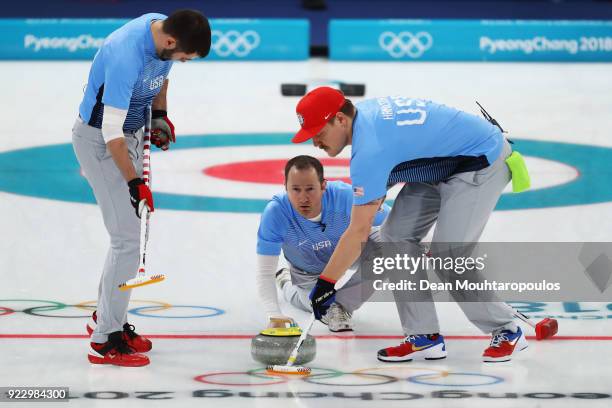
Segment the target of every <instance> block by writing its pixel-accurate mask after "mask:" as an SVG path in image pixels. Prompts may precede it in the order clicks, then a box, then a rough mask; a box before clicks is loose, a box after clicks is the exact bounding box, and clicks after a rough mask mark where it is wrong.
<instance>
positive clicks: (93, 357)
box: [87, 350, 151, 367]
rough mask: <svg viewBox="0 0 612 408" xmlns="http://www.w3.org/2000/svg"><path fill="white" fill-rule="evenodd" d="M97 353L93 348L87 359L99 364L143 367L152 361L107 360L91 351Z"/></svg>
mask: <svg viewBox="0 0 612 408" xmlns="http://www.w3.org/2000/svg"><path fill="white" fill-rule="evenodd" d="M92 352H93V353H96V352H95V350H91V351H90V352H89V353H87V359H88V360H89V362H90V363H91V364H98V365H115V366H119V367H143V366H146V365H149V364H150V363H151V361H149V360H148V359H147V360H144V361H142V362H141V363H124V364H122V363H121V361H120V360H106V359H105V358H104V357H103V356H100V354H98V353H96V354H98V355H93V354H91V353H92Z"/></svg>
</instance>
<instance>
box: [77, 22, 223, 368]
mask: <svg viewBox="0 0 612 408" xmlns="http://www.w3.org/2000/svg"><path fill="white" fill-rule="evenodd" d="M210 41H211V32H210V26H209V24H208V20H207V19H206V17H204V16H203V15H202V14H201V13H200V12H198V11H194V10H180V11H177V12H175V13H172V15H170V16H169V17H166V16H165V15H163V14H157V13H150V14H145V15H143V16H141V17H138V18H136V19H134V20H132V21H130V22H128V23H127V24H125V25H124V26H122V27H120V28H119V29H117V30H115V31H114V32H113V33H111V34H110V35H109V36H108V38H106V39H105V41H104V43H103V45H102V47H101V48H100V49H99V50H98V52H97V53H96V56H95V57H94V60H93V63H92V65H91V69H90V71H89V76H88V78H87V85H86V87H85V95H84V96H83V100H82V102H81V104H80V106H79V115H78V118H77V120H76V122H75V124H74V127H73V129H72V143H73V147H74V151H75V154H76V156H77V159H78V161H79V164H80V166H81V168H82V169H83V173H84V175H85V177H86V178H87V181H88V183H89V185H90V186H91V188H92V190H93V193H94V195H95V197H96V202H97V204H98V206H99V207H100V209H101V212H102V218H103V219H104V226H105V227H106V230H107V232H108V235H109V238H110V248H109V250H108V254H107V257H106V261H105V263H104V268H103V271H102V277H101V279H100V285H99V290H98V302H97V305H96V311H95V312H94V313H93V314H92V318H91V320H90V322H89V323H88V325H87V331H88V333H89V334H90V335H91V342H90V348H89V353H88V359H89V361H90V362H91V363H93V364H112V365H118V366H130V367H137V366H144V365H147V364H149V359H148V357H147V356H146V355H144V354H142V353H144V352H147V351H149V350H150V349H151V347H152V343H151V341H150V340H149V339H146V338H145V337H143V336H140V335H138V334H137V333H136V332H135V330H134V326H132V325H130V324H129V323H128V322H127V308H128V302H129V299H130V294H131V291H119V290H118V285H119V284H121V283H122V282H125V281H127V280H129V279H132V278H134V276H135V275H136V272H137V268H138V261H139V245H140V239H139V238H140V220H139V219H138V218H139V217H140V214H139V213H138V206H139V203H140V202H141V201H142V200H145V202H146V205H147V206H148V207H149V209H150V211H151V212H152V211H154V208H155V206H154V201H153V194H152V192H151V190H150V188H149V186H148V185H147V184H145V182H144V180H143V170H142V163H143V130H142V128H143V126H144V125H145V122H146V120H147V115H148V111H149V107H151V108H152V120H151V143H152V144H154V145H156V146H157V147H159V148H161V149H162V150H167V149H168V148H169V146H170V143H171V142H175V134H174V125H173V124H172V122H171V121H170V119H168V115H167V104H166V90H167V88H168V79H167V77H168V74H169V72H170V68H171V67H172V64H173V61H188V60H191V59H193V58H196V57H198V56H199V57H205V56H206V55H207V54H208V52H209V50H210Z"/></svg>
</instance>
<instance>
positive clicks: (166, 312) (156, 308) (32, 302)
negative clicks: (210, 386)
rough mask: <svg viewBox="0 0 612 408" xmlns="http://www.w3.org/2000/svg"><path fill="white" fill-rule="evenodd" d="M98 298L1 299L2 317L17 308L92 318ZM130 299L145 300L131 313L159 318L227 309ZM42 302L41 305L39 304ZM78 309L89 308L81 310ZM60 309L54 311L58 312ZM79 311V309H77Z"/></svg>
mask: <svg viewBox="0 0 612 408" xmlns="http://www.w3.org/2000/svg"><path fill="white" fill-rule="evenodd" d="M96 303H97V301H95V300H89V301H85V302H80V303H77V304H74V305H68V304H65V303H62V302H56V301H53V300H41V299H0V304H3V305H0V317H4V316H8V315H11V314H13V313H16V312H20V313H25V314H27V315H30V316H39V317H56V318H65V319H66V318H67V319H82V318H89V317H91V314H92V313H93V311H94V310H96ZM131 303H137V304H142V306H137V307H132V308H130V309H129V310H128V313H130V314H132V315H135V316H140V317H150V318H158V319H201V318H205V317H214V316H219V315H222V314H224V313H225V311H224V310H222V309H218V308H216V307H210V306H197V305H172V304H170V303H167V302H161V301H157V300H131V301H130V304H131ZM21 304H25V306H26V307H21V308H19V307H18V305H21ZM37 304H39V305H37ZM9 306H10V307H9ZM189 309H191V310H196V311H195V312H193V311H192V312H191V313H185V312H184V311H187V310H189ZM79 310H83V311H86V312H87V313H84V312H78V311H79ZM58 311H61V312H59V313H53V312H58ZM75 311H77V312H75Z"/></svg>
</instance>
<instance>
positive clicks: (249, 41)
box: [212, 30, 261, 58]
mask: <svg viewBox="0 0 612 408" xmlns="http://www.w3.org/2000/svg"><path fill="white" fill-rule="evenodd" d="M260 42H261V38H260V37H259V34H257V32H255V31H253V30H247V31H245V32H243V33H241V32H240V31H236V30H230V31H228V32H225V33H224V32H222V31H219V30H213V31H212V49H213V50H214V51H215V53H216V54H217V55H218V56H220V57H229V56H232V55H233V56H235V57H240V58H242V57H246V56H247V55H249V54H250V53H251V51H253V50H254V49H255V48H257V47H258V46H259V43H260Z"/></svg>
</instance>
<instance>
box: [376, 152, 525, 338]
mask: <svg viewBox="0 0 612 408" xmlns="http://www.w3.org/2000/svg"><path fill="white" fill-rule="evenodd" d="M511 153H512V149H511V147H510V144H509V143H508V142H507V141H504V147H503V151H502V153H501V155H500V157H499V159H497V160H496V161H495V162H494V163H493V164H491V165H490V166H489V167H486V168H484V169H481V170H478V171H472V172H465V173H458V174H455V175H453V176H452V177H450V178H449V179H447V180H445V181H442V182H438V183H407V184H406V185H405V186H404V187H403V188H402V190H401V191H400V193H399V195H398V196H397V198H396V199H395V203H394V204H393V208H392V209H391V212H390V214H389V216H388V217H387V220H386V222H385V223H384V224H383V226H382V229H381V235H382V239H383V241H384V242H402V243H413V244H414V245H415V251H417V252H416V253H417V254H420V253H423V252H422V251H421V248H420V245H419V243H420V242H421V240H422V239H423V238H424V237H425V235H426V234H427V232H428V231H429V230H430V229H431V227H432V226H433V224H434V223H435V222H436V221H437V223H436V227H435V230H434V234H433V239H432V247H435V245H436V243H453V242H466V243H470V242H477V241H478V239H479V238H480V235H481V234H482V231H483V229H484V227H485V225H486V223H487V221H488V219H489V217H490V215H491V213H492V212H493V209H494V208H495V205H496V204H497V201H498V200H499V197H500V195H501V193H502V191H503V189H504V187H505V186H506V185H507V184H508V182H509V181H510V180H511V173H510V170H509V168H508V166H507V165H506V163H505V159H506V158H507V157H508V156H509V155H510V154H511ZM434 255H435V254H434ZM437 274H438V276H439V278H440V279H441V280H442V281H448V277H445V276H443V275H442V274H441V273H439V272H438V273H437ZM453 293H456V291H453ZM463 295H464V294H461V293H459V294H458V296H456V297H455V299H454V300H455V301H457V303H458V304H459V306H460V307H461V309H462V310H463V313H465V315H466V316H467V318H468V319H469V320H470V321H471V322H472V323H473V324H474V325H475V326H476V327H478V328H479V329H480V330H482V331H483V332H485V333H491V332H493V331H494V330H497V329H502V328H503V329H511V330H513V331H515V330H516V323H514V321H513V315H512V312H511V311H510V310H509V308H508V307H507V305H505V304H504V303H502V302H461V298H462V297H463ZM466 296H467V295H466ZM396 299H397V298H396ZM396 305H397V309H398V312H399V316H400V320H401V323H402V327H403V329H404V332H405V333H406V334H425V333H438V332H439V331H440V329H439V325H438V318H437V314H436V308H435V304H434V303H433V302H419V303H417V304H416V305H418V306H415V304H414V303H410V302H404V301H400V302H396Z"/></svg>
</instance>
